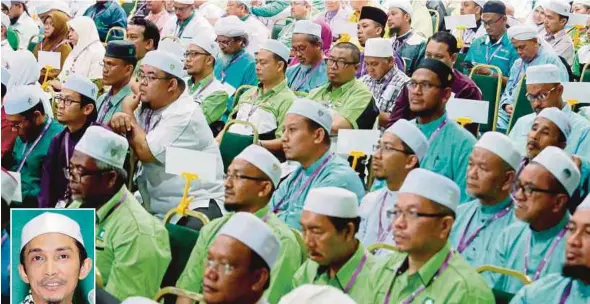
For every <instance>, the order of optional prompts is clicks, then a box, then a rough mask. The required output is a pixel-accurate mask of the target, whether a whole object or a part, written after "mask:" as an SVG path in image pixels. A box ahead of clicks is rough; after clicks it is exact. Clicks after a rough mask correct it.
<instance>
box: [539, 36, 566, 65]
mask: <svg viewBox="0 0 590 304" xmlns="http://www.w3.org/2000/svg"><path fill="white" fill-rule="evenodd" d="M542 35H543V39H545V41H547V43H549V45H550V46H551V47H552V48H553V50H554V51H555V53H557V56H561V57H563V58H564V59H565V60H566V61H567V63H568V64H569V65H570V66H571V65H572V64H573V63H574V42H573V41H572V38H571V37H570V36H569V35H568V34H567V33H566V31H565V29H563V30H560V31H559V32H557V33H555V34H552V33H548V32H547V31H543V33H542Z"/></svg>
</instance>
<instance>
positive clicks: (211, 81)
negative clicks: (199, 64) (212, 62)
mask: <svg viewBox="0 0 590 304" xmlns="http://www.w3.org/2000/svg"><path fill="white" fill-rule="evenodd" d="M213 80H214V77H213V76H211V78H210V79H209V81H207V83H205V85H203V86H197V84H198V83H193V85H192V86H191V87H190V89H189V92H190V93H191V95H194V96H198V95H199V94H201V92H203V91H205V89H206V88H207V87H209V85H211V84H212V83H213ZM197 88H200V89H199V91H197V90H196V89H197ZM195 91H197V92H195Z"/></svg>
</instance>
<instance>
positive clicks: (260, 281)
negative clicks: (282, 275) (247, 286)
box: [252, 268, 270, 292]
mask: <svg viewBox="0 0 590 304" xmlns="http://www.w3.org/2000/svg"><path fill="white" fill-rule="evenodd" d="M254 275H255V277H254V278H253V279H254V280H255V281H254V282H253V284H252V291H254V292H262V291H263V290H264V285H266V281H268V280H269V279H270V273H269V272H268V270H267V269H266V268H260V269H256V270H255V271H254Z"/></svg>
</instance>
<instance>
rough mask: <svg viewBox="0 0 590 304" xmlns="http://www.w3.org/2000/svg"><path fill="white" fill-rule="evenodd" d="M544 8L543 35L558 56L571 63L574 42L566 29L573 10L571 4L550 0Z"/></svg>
mask: <svg viewBox="0 0 590 304" xmlns="http://www.w3.org/2000/svg"><path fill="white" fill-rule="evenodd" d="M544 8H545V28H544V29H543V31H541V35H542V36H543V39H545V41H547V43H548V44H549V45H550V46H551V47H552V48H553V51H555V53H556V54H557V56H561V57H562V58H564V59H565V60H566V61H567V63H568V64H569V65H571V64H572V63H573V62H574V42H573V41H572V38H571V37H570V36H569V35H568V33H567V31H566V29H565V28H566V25H567V23H568V19H569V15H570V10H571V8H570V4H569V3H567V2H565V1H560V0H549V1H547V2H546V3H545V6H544Z"/></svg>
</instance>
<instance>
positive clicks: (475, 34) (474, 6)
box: [441, 0, 486, 52]
mask: <svg viewBox="0 0 590 304" xmlns="http://www.w3.org/2000/svg"><path fill="white" fill-rule="evenodd" d="M485 3H486V1H485V0H474V1H470V0H467V1H461V7H460V8H459V13H460V14H461V15H475V28H468V29H465V30H464V31H463V32H462V35H461V41H463V48H464V50H463V52H465V50H467V49H469V48H470V46H471V43H472V42H473V40H475V39H477V38H479V37H482V36H483V35H485V26H484V25H482V20H481V16H482V14H483V7H484V6H485ZM441 18H442V17H441ZM451 33H452V35H453V36H454V37H457V36H458V35H459V31H458V30H457V29H452V30H451Z"/></svg>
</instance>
